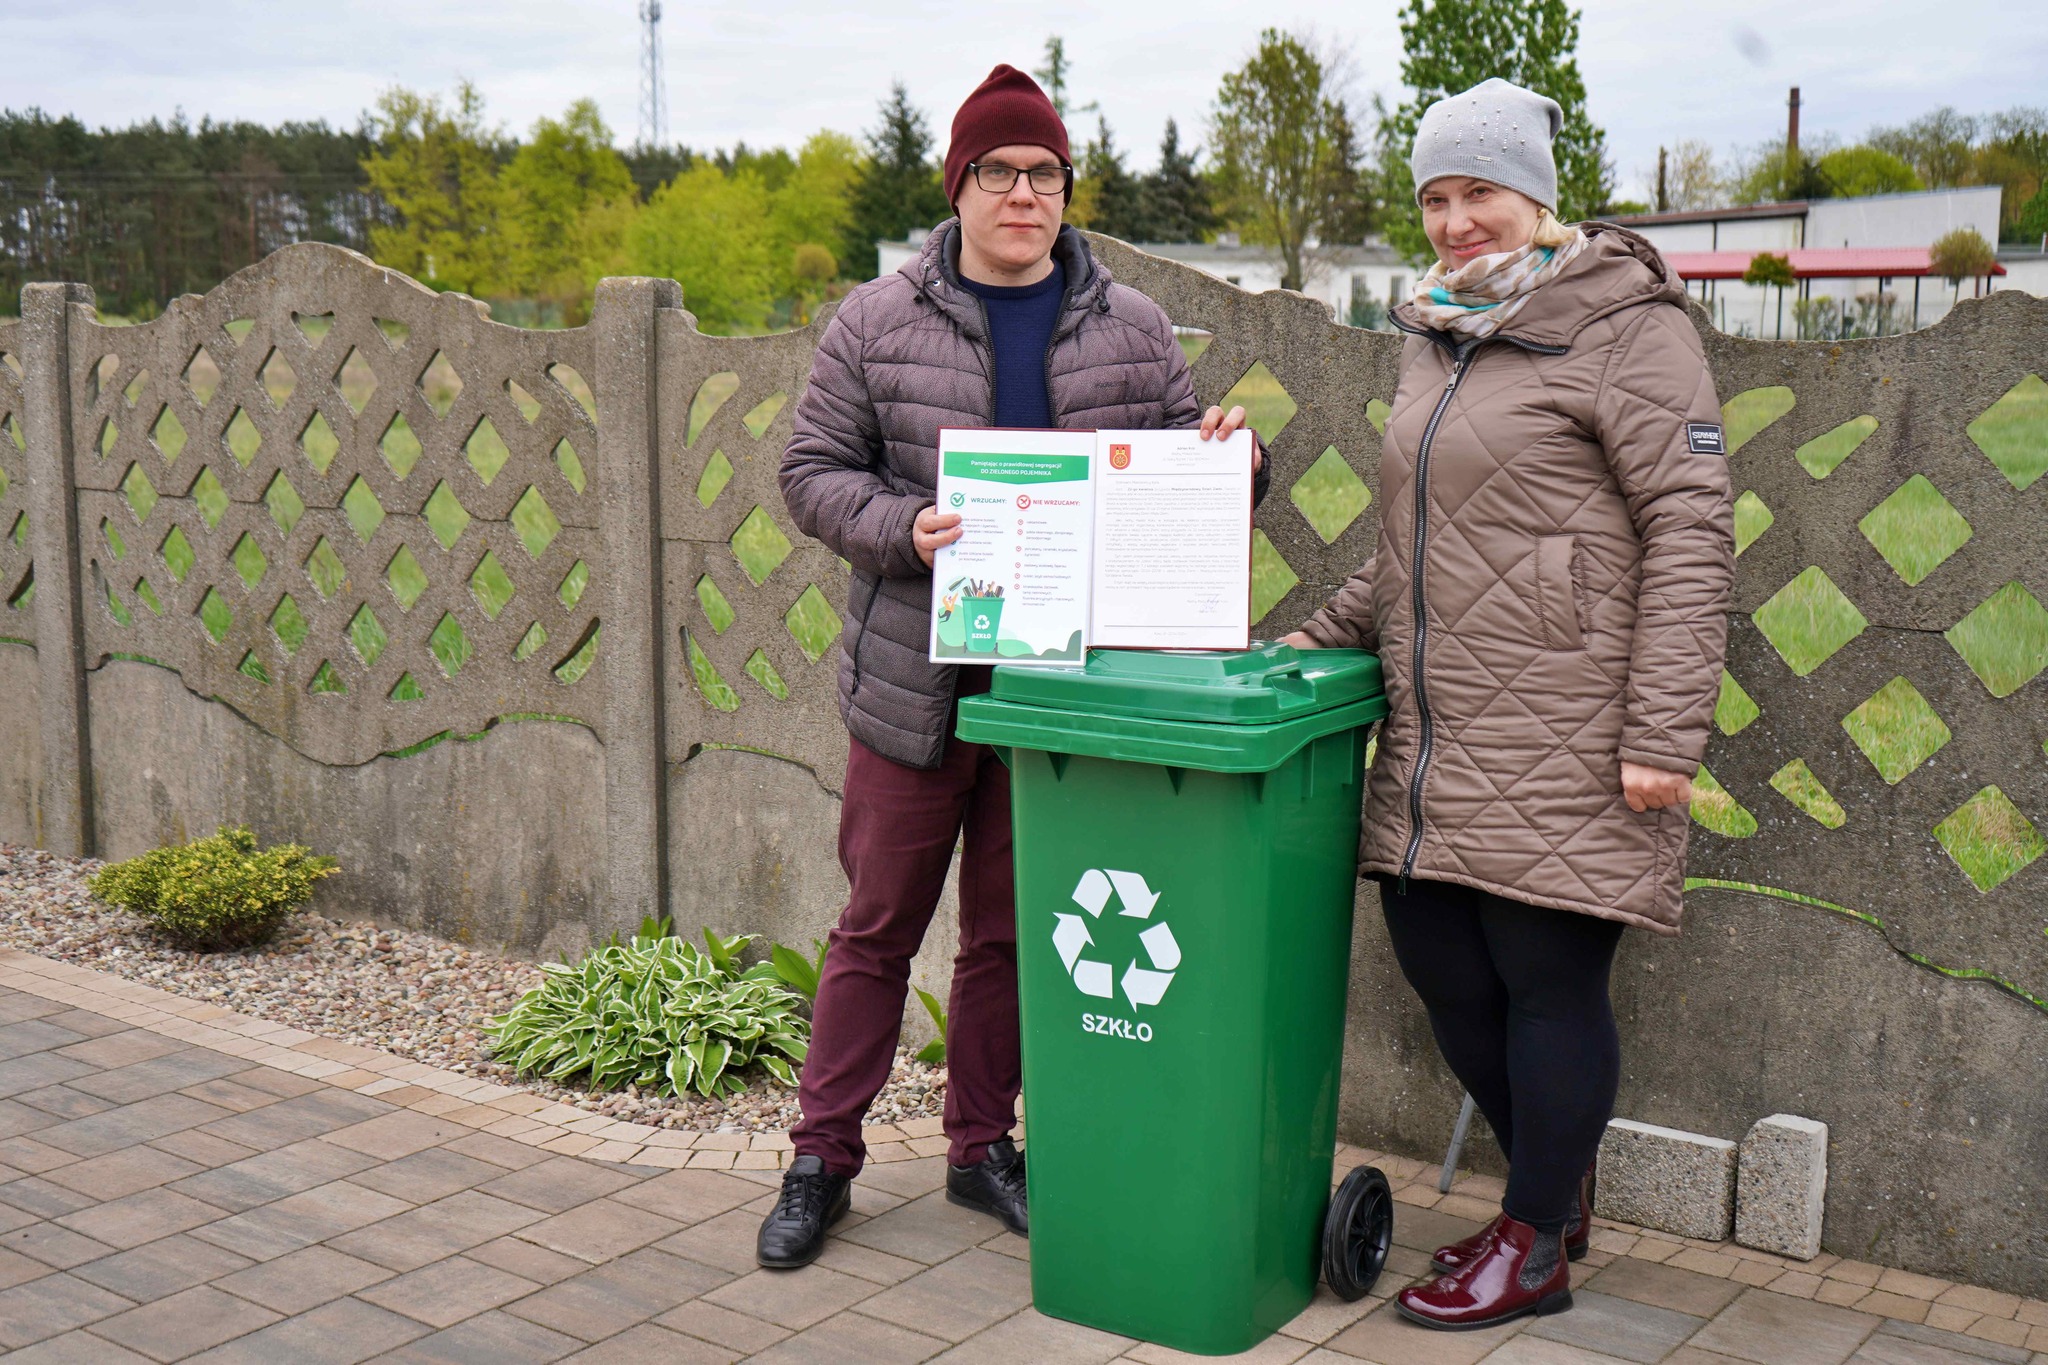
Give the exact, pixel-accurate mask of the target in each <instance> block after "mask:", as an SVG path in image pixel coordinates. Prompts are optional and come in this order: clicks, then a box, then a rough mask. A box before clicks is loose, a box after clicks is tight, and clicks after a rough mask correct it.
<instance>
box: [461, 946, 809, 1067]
mask: <svg viewBox="0 0 2048 1365" xmlns="http://www.w3.org/2000/svg"><path fill="white" fill-rule="evenodd" d="M664 927H665V926H664V925H663V924H662V923H661V922H658V921H651V920H650V921H648V922H647V923H645V924H643V925H641V927H640V932H639V933H637V934H635V935H634V936H633V938H632V941H631V942H629V943H620V942H619V941H618V940H617V939H616V938H614V939H613V940H612V941H611V942H610V943H606V944H604V945H602V946H600V947H598V948H597V949H595V950H594V951H592V952H591V953H590V954H589V955H588V956H587V957H585V958H584V959H583V960H582V961H581V962H578V963H575V964H565V963H549V964H548V965H546V966H545V967H543V968H542V969H541V970H542V971H544V972H545V973H546V974H547V979H546V980H545V981H543V982H542V983H541V984H540V985H539V986H536V987H535V988H534V989H532V990H530V991H528V992H527V993H526V994H525V995H524V996H522V997H520V1000H519V1003H518V1004H516V1005H514V1006H513V1007H512V1008H511V1009H510V1010H508V1011H506V1012H505V1013H504V1014H502V1015H500V1016H498V1017H497V1018H495V1019H490V1020H487V1021H485V1029H486V1031H487V1032H488V1033H489V1035H490V1038H491V1054H492V1055H493V1056H494V1057H496V1058H498V1059H499V1060H500V1061H503V1062H506V1063H508V1064H509V1065H511V1066H512V1067H514V1068H515V1069H516V1070H518V1071H520V1072H522V1073H524V1074H527V1075H535V1076H544V1077H546V1078H547V1079H549V1080H554V1081H567V1080H569V1079H570V1078H572V1077H576V1076H579V1075H580V1076H585V1077H586V1081H585V1084H587V1085H588V1087H589V1088H590V1089H592V1090H607V1089H613V1088H616V1087H618V1086H622V1085H625V1084H628V1083H631V1084H633V1085H637V1086H639V1087H641V1088H643V1089H651V1090H654V1091H656V1092H658V1093H661V1094H670V1095H680V1094H682V1093H683V1092H685V1091H688V1090H695V1091H696V1092H697V1093H698V1094H700V1095H736V1094H738V1093H739V1092H740V1091H742V1090H744V1089H746V1082H744V1081H742V1080H741V1079H740V1078H739V1077H738V1076H737V1075H735V1074H734V1073H735V1072H737V1071H739V1070H741V1069H742V1068H744V1067H747V1066H751V1065H754V1064H756V1063H758V1064H759V1065H760V1067H761V1069H762V1070H764V1071H766V1072H767V1073H768V1074H769V1075H770V1076H773V1077H774V1078H775V1079H776V1080H778V1081H780V1082H782V1083H783V1084H784V1085H795V1084H796V1069H795V1067H794V1066H792V1065H791V1063H793V1062H802V1061H803V1059H804V1054H805V1052H806V1050H807V1044H808V1039H809V1037H810V1032H811V1026H810V1023H809V1021H808V1020H806V1019H805V1018H804V1017H803V1015H802V1014H801V1013H799V1011H798V1006H799V1005H800V1004H801V1003H802V1001H801V1000H800V998H799V997H798V996H797V995H795V994H794V993H792V992H791V991H789V990H786V989H784V987H783V986H782V985H781V983H780V982H779V981H777V979H776V975H775V969H774V967H773V966H772V965H771V964H769V963H762V964H760V965H759V966H755V967H748V966H746V965H745V964H744V963H742V962H741V961H740V956H739V955H740V952H741V950H742V949H744V948H745V947H746V946H747V944H749V943H751V942H753V937H752V936H751V935H742V936H740V937H737V938H720V937H718V936H717V935H716V934H713V933H712V932H711V931H710V930H708V929H707V930H705V932H704V942H705V946H704V947H702V948H699V947H698V946H697V945H696V944H694V943H690V942H687V941H685V940H683V939H679V938H673V937H669V936H667V935H666V934H664V933H663V932H662V931H663V928H664Z"/></svg>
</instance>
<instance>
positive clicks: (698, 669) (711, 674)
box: [683, 630, 740, 711]
mask: <svg viewBox="0 0 2048 1365" xmlns="http://www.w3.org/2000/svg"><path fill="white" fill-rule="evenodd" d="M683 647H684V649H685V650H686V651H687V652H688V653H689V656H690V680H691V681H692V682H694V683H696V685H697V695H698V696H700V697H702V698H704V700H705V702H706V703H708V704H709V705H710V706H711V707H712V708H713V709H714V710H719V711H737V710H739V709H740V698H739V694H738V693H737V692H735V691H733V690H732V685H731V684H730V683H728V682H726V680H725V679H724V678H722V677H720V676H719V675H718V668H717V666H716V665H715V664H713V663H712V662H711V656H710V655H708V654H706V653H705V652H704V650H703V648H702V647H701V646H700V645H698V643H697V637H696V636H694V635H692V634H691V633H690V632H689V631H687V630H686V631H684V632H683Z"/></svg>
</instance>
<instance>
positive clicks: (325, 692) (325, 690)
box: [306, 659, 348, 697]
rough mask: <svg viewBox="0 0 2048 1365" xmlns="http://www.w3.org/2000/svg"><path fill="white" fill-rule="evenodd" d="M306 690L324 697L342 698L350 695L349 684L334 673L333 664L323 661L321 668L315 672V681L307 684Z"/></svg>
mask: <svg viewBox="0 0 2048 1365" xmlns="http://www.w3.org/2000/svg"><path fill="white" fill-rule="evenodd" d="M306 690H307V691H308V692H313V693H317V694H319V695H322V696H334V697H341V696H346V695H348V684H346V683H344V682H343V681H342V680H341V675H340V674H339V673H336V672H335V671H334V665H333V664H331V663H329V662H328V661H327V660H325V659H322V660H321V661H320V667H318V668H316V669H314V670H313V680H312V681H311V682H309V683H307V684H306Z"/></svg>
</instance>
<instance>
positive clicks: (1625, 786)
mask: <svg viewBox="0 0 2048 1365" xmlns="http://www.w3.org/2000/svg"><path fill="white" fill-rule="evenodd" d="M1621 794H1622V796H1623V797H1624V798H1626V799H1627V801H1628V808H1629V809H1630V810H1632V811H1635V812H1636V813H1637V814H1641V813H1642V812H1643V811H1646V810H1663V809H1664V808H1665V807H1667V806H1677V805H1688V804H1690V803H1691V801H1692V779H1691V778H1689V777H1687V776H1686V775H1685V774H1684V773H1674V772H1672V771H1670V770H1669V769H1667V768H1652V767H1650V766H1649V765H1648V764H1644V763H1631V762H1629V761H1628V760H1627V759H1623V760H1622V761H1621Z"/></svg>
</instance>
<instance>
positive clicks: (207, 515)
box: [192, 469, 228, 531]
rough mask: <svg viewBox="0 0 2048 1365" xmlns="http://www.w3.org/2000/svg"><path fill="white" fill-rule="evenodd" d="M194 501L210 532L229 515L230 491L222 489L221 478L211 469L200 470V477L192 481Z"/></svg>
mask: <svg viewBox="0 0 2048 1365" xmlns="http://www.w3.org/2000/svg"><path fill="white" fill-rule="evenodd" d="M192 501H193V502H195V503H197V504H198V505H199V515H200V517H201V518H202V519H203V520H204V521H205V522H206V529H207V530H209V531H211V530H213V529H215V528H216V527H218V526H219V525H220V519H221V518H222V517H224V516H226V515H227V514H228V490H227V489H225V488H223V487H221V483H220V478H219V476H217V475H216V474H215V473H214V472H213V471H212V470H211V469H202V470H200V471H199V477H198V478H196V479H194V480H192Z"/></svg>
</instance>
